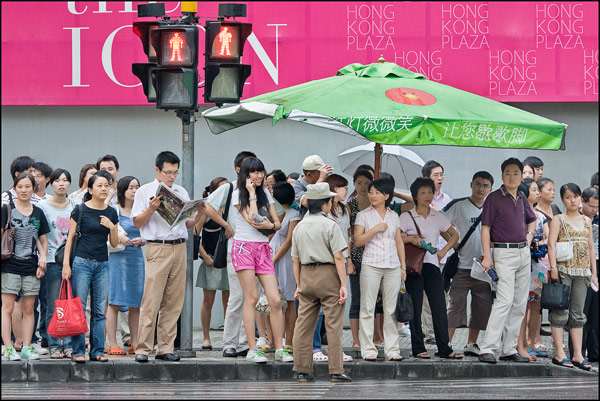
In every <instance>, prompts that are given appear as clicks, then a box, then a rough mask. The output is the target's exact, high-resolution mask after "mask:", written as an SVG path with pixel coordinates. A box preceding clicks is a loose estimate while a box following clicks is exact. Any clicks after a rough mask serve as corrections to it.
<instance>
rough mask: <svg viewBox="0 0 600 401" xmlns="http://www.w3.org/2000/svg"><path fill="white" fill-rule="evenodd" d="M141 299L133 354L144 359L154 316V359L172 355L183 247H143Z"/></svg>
mask: <svg viewBox="0 0 600 401" xmlns="http://www.w3.org/2000/svg"><path fill="white" fill-rule="evenodd" d="M145 259H146V275H145V281H144V296H143V297H142V305H141V307H140V327H139V336H138V343H137V345H136V347H135V353H136V354H144V355H148V354H149V353H150V352H152V348H153V346H154V326H155V322H156V317H157V315H158V323H157V324H158V330H157V337H158V348H157V349H156V355H163V354H168V353H172V352H173V343H174V341H175V337H176V335H177V319H179V315H180V314H181V308H182V307H183V301H184V298H185V273H186V267H187V266H186V265H187V254H186V244H185V243H183V244H176V245H171V244H156V243H152V242H149V243H148V244H147V245H146V255H145Z"/></svg>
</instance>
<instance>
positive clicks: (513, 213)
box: [479, 157, 536, 363]
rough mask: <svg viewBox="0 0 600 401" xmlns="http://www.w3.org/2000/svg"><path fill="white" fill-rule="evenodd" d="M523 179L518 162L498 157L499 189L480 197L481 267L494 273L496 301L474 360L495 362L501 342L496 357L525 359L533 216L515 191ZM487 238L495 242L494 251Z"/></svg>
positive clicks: (526, 203)
mask: <svg viewBox="0 0 600 401" xmlns="http://www.w3.org/2000/svg"><path fill="white" fill-rule="evenodd" d="M522 179H523V163H521V161H520V160H519V159H516V158H512V157H511V158H510V159H507V160H505V161H504V162H503V163H502V182H503V185H502V186H501V187H500V189H498V190H496V191H494V192H492V193H491V194H490V195H489V196H488V197H487V198H486V200H485V202H484V203H483V212H482V215H481V224H482V226H481V245H482V247H483V261H482V262H481V265H482V267H483V269H484V270H485V271H488V270H489V269H490V268H491V267H492V266H493V267H494V269H495V270H496V273H497V274H498V282H497V287H496V288H497V289H496V301H495V302H494V306H493V307H492V313H491V314H490V318H489V320H488V324H487V328H486V330H485V336H484V337H483V342H482V343H481V353H480V354H479V360H480V361H482V362H487V363H496V358H495V357H494V351H495V350H496V349H497V348H499V347H500V342H501V341H502V338H504V339H503V341H502V342H503V344H502V348H501V351H500V360H503V361H512V362H529V358H526V357H523V356H521V355H519V353H518V352H517V340H518V338H519V330H520V328H521V322H522V321H523V317H524V316H525V311H526V306H527V293H528V291H529V280H530V276H531V255H530V252H529V245H530V244H531V240H532V239H533V231H534V230H535V222H536V217H535V214H534V213H533V210H531V206H529V202H528V201H527V199H525V197H524V196H523V194H521V193H520V192H519V191H518V188H519V185H520V184H521V180H522ZM490 243H491V245H492V246H493V248H494V251H493V254H492V252H491V250H490V248H491V247H490Z"/></svg>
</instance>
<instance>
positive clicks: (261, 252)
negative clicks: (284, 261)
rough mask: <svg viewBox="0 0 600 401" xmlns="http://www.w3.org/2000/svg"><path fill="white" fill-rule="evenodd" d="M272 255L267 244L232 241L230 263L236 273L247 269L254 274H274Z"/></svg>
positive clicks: (271, 250)
mask: <svg viewBox="0 0 600 401" xmlns="http://www.w3.org/2000/svg"><path fill="white" fill-rule="evenodd" d="M272 254H273V249H271V247H270V246H269V243H268V242H249V241H239V240H233V247H232V248H231V263H233V268H234V269H235V271H236V272H238V271H240V270H244V269H249V270H254V274H275V266H274V265H273V259H271V255H272Z"/></svg>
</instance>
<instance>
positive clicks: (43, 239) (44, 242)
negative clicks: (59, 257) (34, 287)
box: [35, 234, 48, 278]
mask: <svg viewBox="0 0 600 401" xmlns="http://www.w3.org/2000/svg"><path fill="white" fill-rule="evenodd" d="M38 253H39V257H38V269H37V272H36V274H35V276H36V277H37V278H42V277H44V274H46V264H47V259H46V256H47V255H48V235H46V234H43V235H40V236H39V238H38Z"/></svg>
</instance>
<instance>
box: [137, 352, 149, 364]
mask: <svg viewBox="0 0 600 401" xmlns="http://www.w3.org/2000/svg"><path fill="white" fill-rule="evenodd" d="M135 361H136V362H148V355H144V354H137V355H136V356H135Z"/></svg>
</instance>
